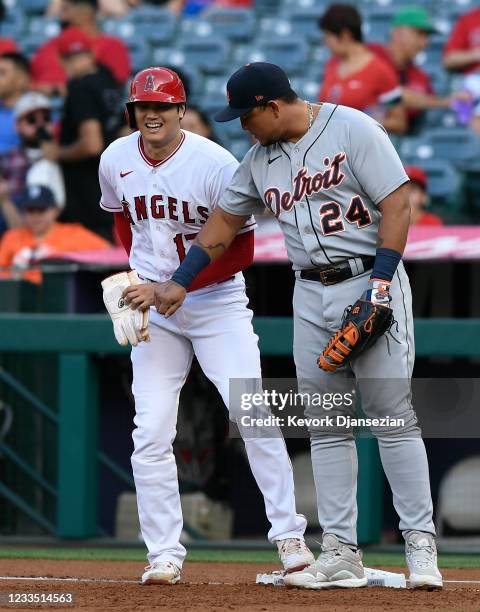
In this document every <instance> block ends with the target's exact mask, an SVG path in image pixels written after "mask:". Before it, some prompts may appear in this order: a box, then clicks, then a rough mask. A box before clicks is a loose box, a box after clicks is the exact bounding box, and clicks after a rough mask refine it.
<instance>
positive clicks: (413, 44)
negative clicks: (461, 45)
mask: <svg viewBox="0 0 480 612" xmlns="http://www.w3.org/2000/svg"><path fill="white" fill-rule="evenodd" d="M392 26H393V27H392V30H391V33H390V40H389V42H388V43H387V45H386V46H382V45H378V44H369V45H368V46H369V48H370V49H371V50H372V51H373V52H374V53H376V54H377V55H378V56H379V57H380V58H381V59H383V60H384V61H385V62H387V63H388V64H389V65H390V66H391V67H392V69H393V70H395V72H396V73H397V76H398V79H399V81H400V84H401V85H402V99H403V103H404V104H405V106H406V108H407V117H408V123H409V129H411V128H412V127H414V121H415V120H416V119H417V118H418V117H419V116H420V114H421V111H423V110H426V109H429V108H449V107H450V106H451V105H452V104H453V102H454V101H455V100H457V99H465V98H466V96H465V94H464V93H463V92H458V93H453V94H451V95H449V96H443V97H441V96H436V95H435V92H434V90H433V87H432V83H431V81H430V77H429V76H428V74H427V73H426V72H424V71H423V70H422V69H421V68H419V67H418V66H417V65H416V64H415V63H414V60H415V58H416V57H417V55H418V54H419V53H420V52H421V51H424V49H426V47H427V45H428V39H429V36H430V35H431V34H433V33H434V32H435V28H434V26H433V24H432V23H431V21H430V19H429V16H428V13H427V12H426V10H425V9H424V8H422V7H416V6H413V7H404V8H402V9H400V10H399V11H397V13H396V14H395V15H394V18H393V24H392Z"/></svg>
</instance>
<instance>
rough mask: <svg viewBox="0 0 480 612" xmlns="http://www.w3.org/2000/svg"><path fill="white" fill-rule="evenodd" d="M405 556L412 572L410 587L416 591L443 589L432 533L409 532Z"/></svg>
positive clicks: (407, 533) (406, 539)
mask: <svg viewBox="0 0 480 612" xmlns="http://www.w3.org/2000/svg"><path fill="white" fill-rule="evenodd" d="M405 556H406V558H407V565H408V569H409V570H410V586H411V587H413V588H414V589H441V588H442V587H443V579H442V574H441V573H440V572H439V571H438V566H437V547H436V546H435V540H434V538H433V536H432V535H431V534H430V533H425V532H423V531H407V532H406V533H405Z"/></svg>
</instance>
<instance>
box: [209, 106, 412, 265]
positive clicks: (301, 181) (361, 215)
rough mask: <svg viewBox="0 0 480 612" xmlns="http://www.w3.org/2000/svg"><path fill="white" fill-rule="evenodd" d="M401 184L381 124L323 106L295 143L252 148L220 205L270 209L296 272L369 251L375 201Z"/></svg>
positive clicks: (239, 211) (235, 210) (243, 211)
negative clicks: (277, 223) (279, 227)
mask: <svg viewBox="0 0 480 612" xmlns="http://www.w3.org/2000/svg"><path fill="white" fill-rule="evenodd" d="M406 181H408V176H407V175H406V173H405V170H404V168H403V166H402V163H401V161H400V158H399V157H398V155H397V152H396V151H395V149H394V147H393V145H392V143H391V142H390V140H389V138H388V136H387V134H386V132H385V130H384V129H383V127H382V126H381V125H380V124H379V123H377V122H376V121H374V120H373V119H372V118H371V117H368V116H367V115H365V114H364V113H362V112H360V111H357V110H355V109H352V108H347V107H346V106H336V105H334V104H328V103H323V104H322V106H321V108H320V112H319V114H318V116H317V118H316V120H315V122H314V123H313V125H312V127H311V128H310V130H308V132H307V133H306V134H305V135H304V136H303V138H301V139H300V140H299V141H298V142H296V143H292V142H280V143H277V144H274V145H272V146H269V147H263V146H261V145H260V144H257V145H255V146H254V147H252V148H251V149H250V151H249V152H248V153H247V155H246V156H245V158H244V160H243V161H242V163H241V164H240V166H239V168H238V169H237V171H236V173H235V175H234V177H233V181H232V183H231V184H230V186H229V188H228V189H227V190H226V191H225V193H224V195H223V197H222V199H221V201H220V204H219V205H220V206H221V207H222V208H223V209H224V210H225V211H227V212H229V213H232V214H234V215H249V214H251V213H258V212H260V211H263V209H264V207H267V208H268V209H270V210H271V211H272V213H273V214H274V215H275V217H277V219H278V221H279V223H280V225H281V227H282V230H283V232H284V235H285V243H286V247H287V251H288V256H289V259H290V261H291V262H292V264H293V268H294V270H302V269H306V268H311V267H312V264H313V265H315V266H319V265H325V264H328V263H330V262H338V261H340V260H343V259H348V258H349V257H356V256H359V255H375V250H376V246H377V244H376V243H377V232H378V222H379V219H380V211H379V210H378V208H377V205H378V203H379V202H381V201H382V200H383V199H384V198H385V197H386V196H388V195H389V194H390V193H392V192H393V191H395V189H397V188H398V187H399V186H400V185H402V184H403V183H405V182H406Z"/></svg>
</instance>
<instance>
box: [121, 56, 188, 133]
mask: <svg viewBox="0 0 480 612" xmlns="http://www.w3.org/2000/svg"><path fill="white" fill-rule="evenodd" d="M186 100H187V97H186V95H185V89H184V87H183V83H182V81H181V80H180V77H179V76H178V74H177V73H176V72H174V71H173V70H170V69H169V68H161V67H158V66H157V67H152V68H145V69H144V70H140V72H137V74H136V75H135V76H134V77H133V80H132V82H131V83H130V96H129V98H128V102H127V103H126V104H125V107H126V115H127V121H128V123H129V125H130V127H131V128H132V129H134V130H135V129H137V122H136V121H135V113H134V110H133V105H134V104H135V102H164V103H167V104H184V103H185V102H186Z"/></svg>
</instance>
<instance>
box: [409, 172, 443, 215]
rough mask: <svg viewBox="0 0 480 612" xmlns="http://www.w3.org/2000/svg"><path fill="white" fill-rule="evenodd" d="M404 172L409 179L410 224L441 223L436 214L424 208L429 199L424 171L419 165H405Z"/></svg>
mask: <svg viewBox="0 0 480 612" xmlns="http://www.w3.org/2000/svg"><path fill="white" fill-rule="evenodd" d="M405 172H406V173H407V174H408V178H409V179H410V183H409V194H408V197H409V201H410V209H411V213H410V225H443V221H442V219H441V218H440V217H439V216H438V215H436V214H435V213H431V212H427V211H426V210H425V207H426V206H427V205H428V200H429V197H428V192H427V186H428V179H427V174H426V173H425V171H424V170H423V169H422V168H420V166H407V167H406V168H405Z"/></svg>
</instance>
